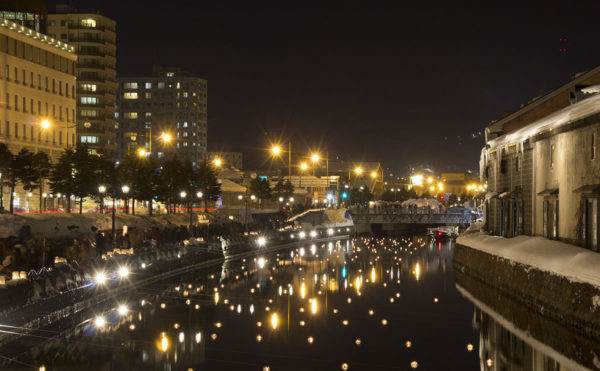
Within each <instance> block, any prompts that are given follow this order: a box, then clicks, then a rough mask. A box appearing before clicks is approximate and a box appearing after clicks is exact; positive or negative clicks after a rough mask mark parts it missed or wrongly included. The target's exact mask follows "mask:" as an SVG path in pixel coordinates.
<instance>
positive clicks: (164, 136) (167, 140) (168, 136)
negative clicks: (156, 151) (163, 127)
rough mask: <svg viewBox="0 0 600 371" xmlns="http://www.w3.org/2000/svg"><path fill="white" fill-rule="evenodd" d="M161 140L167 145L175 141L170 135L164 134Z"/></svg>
mask: <svg viewBox="0 0 600 371" xmlns="http://www.w3.org/2000/svg"><path fill="white" fill-rule="evenodd" d="M160 139H162V141H163V142H165V143H169V142H170V141H171V139H173V137H172V136H171V134H169V133H162V134H161V135H160Z"/></svg>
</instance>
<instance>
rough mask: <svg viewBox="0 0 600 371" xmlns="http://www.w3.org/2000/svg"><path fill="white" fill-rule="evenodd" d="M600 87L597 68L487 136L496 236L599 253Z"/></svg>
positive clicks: (490, 220)
mask: <svg viewBox="0 0 600 371" xmlns="http://www.w3.org/2000/svg"><path fill="white" fill-rule="evenodd" d="M599 83H600V67H597V68H595V69H593V70H591V71H589V72H587V73H584V74H581V75H579V76H578V77H576V78H575V79H573V80H572V81H570V82H569V83H567V84H565V85H563V86H562V87H560V88H559V89H557V90H555V91H553V92H551V93H549V94H547V95H546V96H544V97H541V98H538V99H537V100H536V101H535V102H533V103H531V104H530V105H528V106H526V107H524V108H522V109H521V110H519V111H517V112H515V113H514V114H512V115H510V116H508V117H507V118H505V119H503V120H500V121H497V122H494V123H492V124H491V125H490V126H489V127H488V128H486V146H485V147H484V148H483V150H482V152H481V160H480V166H481V169H480V170H481V178H482V182H487V194H486V201H485V220H486V225H487V229H488V230H489V231H490V232H491V233H493V234H496V235H500V236H505V237H512V236H516V235H520V234H526V235H536V236H544V237H547V238H551V239H558V240H562V241H565V242H568V243H572V244H578V245H581V246H586V247H588V248H590V249H592V250H596V251H597V250H598V198H599V197H600V166H599V162H598V161H599V160H598V155H599V154H598V152H597V145H598V135H599V134H600V132H599V130H600V94H599V93H600V88H599V86H600V85H599ZM565 99H566V101H565ZM557 102H562V103H561V104H558V103H557ZM530 118H535V119H534V120H531V119H530Z"/></svg>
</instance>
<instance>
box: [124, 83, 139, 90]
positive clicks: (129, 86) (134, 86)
mask: <svg viewBox="0 0 600 371" xmlns="http://www.w3.org/2000/svg"><path fill="white" fill-rule="evenodd" d="M137 88H138V83H137V82H126V83H123V89H137Z"/></svg>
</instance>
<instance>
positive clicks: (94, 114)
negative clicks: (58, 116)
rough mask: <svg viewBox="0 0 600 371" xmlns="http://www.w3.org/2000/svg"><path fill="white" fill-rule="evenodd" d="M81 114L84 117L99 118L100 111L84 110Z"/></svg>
mask: <svg viewBox="0 0 600 371" xmlns="http://www.w3.org/2000/svg"><path fill="white" fill-rule="evenodd" d="M80 114H81V116H82V117H98V111H96V110H92V109H82V110H81V111H80Z"/></svg>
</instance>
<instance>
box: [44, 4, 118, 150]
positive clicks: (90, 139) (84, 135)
mask: <svg viewBox="0 0 600 371" xmlns="http://www.w3.org/2000/svg"><path fill="white" fill-rule="evenodd" d="M115 27H116V22H115V21H114V20H112V19H110V18H107V17H104V16H102V15H100V14H93V13H90V14H86V13H77V10H76V9H74V8H72V7H69V6H65V5H58V6H57V7H56V14H49V15H48V33H49V35H50V36H52V37H54V38H56V39H59V40H62V41H65V42H68V43H69V44H70V45H73V46H74V47H75V48H76V50H77V55H78V56H79V61H78V64H77V136H78V138H77V140H78V142H80V143H84V144H86V145H87V146H88V147H89V148H90V150H91V151H92V152H95V151H97V150H98V149H100V148H102V149H104V150H105V151H106V152H107V153H110V154H113V153H114V151H115V150H116V141H115V137H116V130H115V125H116V122H115V103H116V89H117V80H116V77H117V70H116V65H117V59H116V55H117V54H116V53H117V46H116V38H117V34H116V32H115V30H116V28H115Z"/></svg>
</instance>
